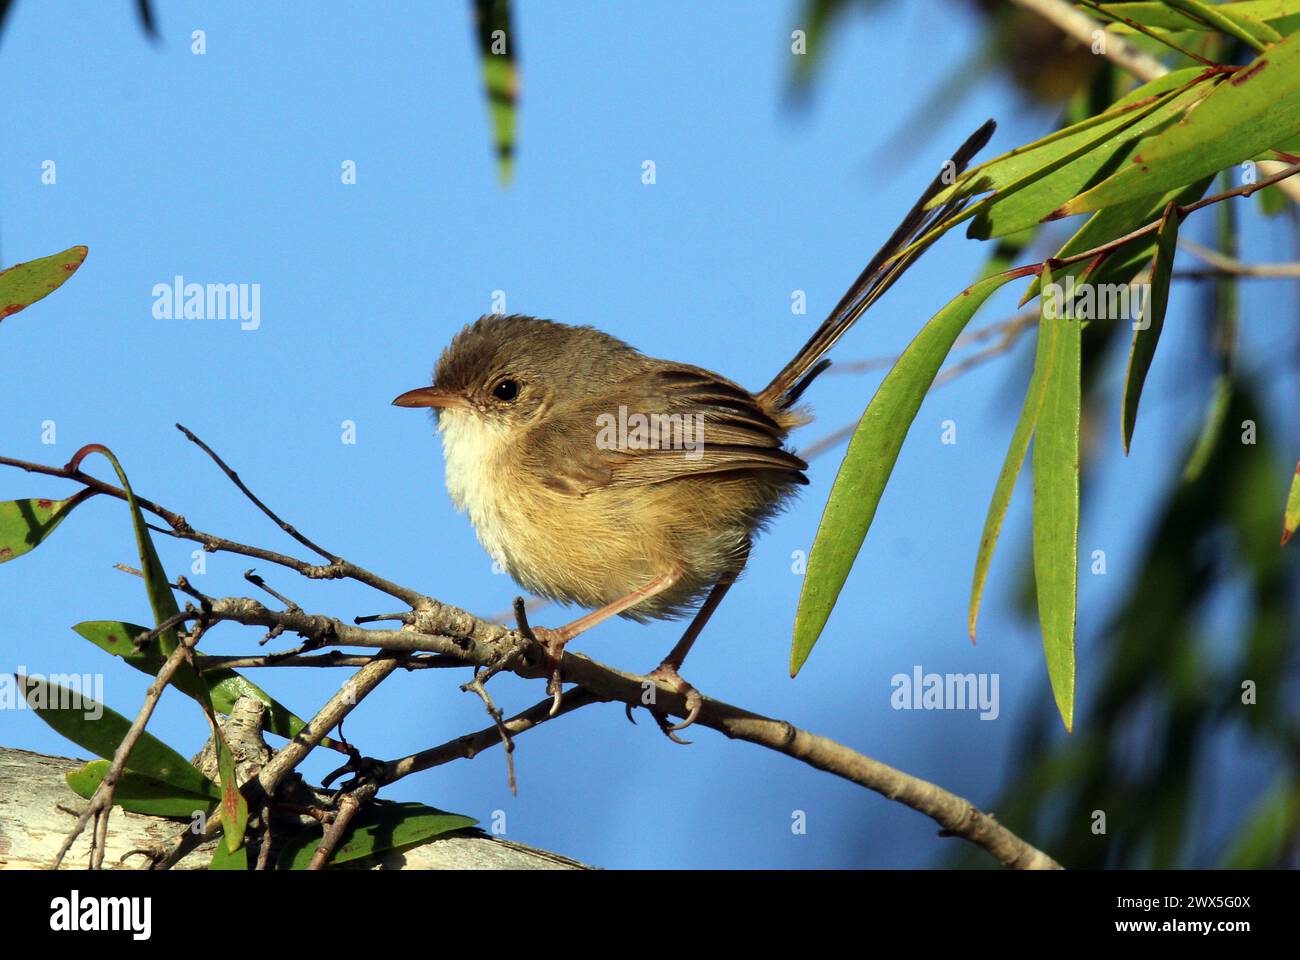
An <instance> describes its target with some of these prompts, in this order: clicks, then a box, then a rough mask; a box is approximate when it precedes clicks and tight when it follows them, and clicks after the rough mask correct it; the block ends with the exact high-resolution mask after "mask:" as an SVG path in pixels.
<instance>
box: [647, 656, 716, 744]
mask: <svg viewBox="0 0 1300 960" xmlns="http://www.w3.org/2000/svg"><path fill="white" fill-rule="evenodd" d="M646 678H647V679H649V680H653V681H655V682H656V683H662V684H663V685H664V686H666V687H667V688H668V689H669V690H672V691H673V693H676V694H677V695H678V696H680V697H681V698H682V699H683V700H685V701H686V717H685V718H684V719H683V720H682V722H681V723H673V724H670V723H669V722H668V715H667V714H665V713H663V712H662V711H659V710H655V709H653V708H651V709H650V714H651V716H653V717H654V718H655V722H656V723H657V724H659V729H660V730H661V731H663V734H664V736H666V737H667V738H668V739H669V740H671V741H673V743H680V744H683V745H685V744H687V743H690V741H689V740H683V739H682V738H681V737H679V736H677V731H679V730H685V729H686V728H687V727H689V726H690V725H691V724H693V723H694V722H695V721H696V720H698V719H699V716H700V710H701V708H703V706H704V697H703V696H701V695H700V691H698V690H696V689H695V688H694V687H693V686H691V684H690V683H688V682H687V681H686V680H684V679H682V675H681V674H680V673H678V672H677V667H676V666H674V665H673V664H671V663H669V662H668V661H664V662H663V663H661V664H659V666H657V667H655V668H654V669H653V670H651V671H650V672H649V673H647V674H646ZM628 713H629V714H630V713H631V710H630V709H629V711H628Z"/></svg>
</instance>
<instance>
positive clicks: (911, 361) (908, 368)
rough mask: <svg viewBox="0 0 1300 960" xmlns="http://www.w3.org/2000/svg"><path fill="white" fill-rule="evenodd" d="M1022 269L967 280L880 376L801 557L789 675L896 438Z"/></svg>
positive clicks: (816, 630)
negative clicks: (983, 309) (951, 356)
mask: <svg viewBox="0 0 1300 960" xmlns="http://www.w3.org/2000/svg"><path fill="white" fill-rule="evenodd" d="M1016 276H1023V273H1022V272H1019V271H1009V272H1007V273H1003V274H998V275H997V276H993V277H988V278H987V279H984V280H980V281H979V282H978V283H974V284H972V285H971V286H970V287H968V288H967V289H965V290H963V291H962V292H961V293H959V294H958V295H957V296H956V297H954V298H953V299H952V301H951V302H950V303H948V305H947V306H945V307H944V308H943V309H942V310H940V311H939V312H938V313H937V314H935V315H934V317H933V318H932V319H931V320H930V321H929V322H928V323H927V324H926V325H925V326H924V327H923V328H922V329H921V332H920V333H918V334H917V335H916V338H915V339H914V340H913V341H912V342H911V343H910V344H909V345H908V347H907V349H906V350H905V351H904V352H903V355H902V356H901V357H900V358H899V359H898V362H897V363H895V364H894V367H893V369H891V370H890V371H889V373H888V374H887V375H886V376H885V379H884V381H883V382H882V383H881V384H880V388H879V389H878V390H877V391H876V395H875V396H874V397H872V398H871V403H870V404H868V406H867V409H866V412H865V413H863V415H862V419H861V420H860V421H859V422H858V426H857V429H856V430H855V431H854V434H853V438H852V439H851V440H850V441H849V448H848V452H847V453H845V455H844V461H843V462H842V463H841V464H840V469H839V473H838V474H837V475H836V477H835V483H834V485H833V486H832V487H831V495H830V498H829V499H828V500H827V502H826V509H825V511H824V512H823V514H822V520H821V525H820V526H819V527H818V528H817V537H816V539H815V540H814V542H813V547H812V550H811V552H810V554H809V558H808V569H807V573H806V574H805V576H804V582H803V592H802V594H801V595H800V597H799V610H798V612H797V613H796V614H795V622H794V641H793V645H792V647H791V650H790V676H792V677H793V676H794V675H796V674H797V673H798V672H799V669H800V668H801V667H802V666H803V664H804V661H806V660H807V659H808V654H809V653H810V652H811V651H812V648H813V644H815V643H816V642H817V638H818V637H819V636H820V635H821V632H822V629H823V628H824V627H825V626H826V621H827V619H828V618H829V617H830V614H831V610H832V608H834V606H835V601H836V600H837V599H838V597H839V595H840V590H841V589H843V587H844V582H845V580H847V579H848V575H849V570H850V569H852V567H853V562H854V560H855V559H856V558H857V555H858V551H859V550H860V549H861V548H862V542H863V540H864V539H866V536H867V530H868V529H869V528H870V527H871V521H872V519H873V518H874V517H875V514H876V507H877V506H878V505H879V504H880V498H881V496H882V495H883V494H884V492H885V484H886V483H888V481H889V475H890V473H891V472H892V471H893V469H894V464H895V462H897V460H898V453H899V451H900V450H901V449H902V446H903V440H904V438H906V436H907V432H908V430H909V429H910V428H911V426H912V421H913V420H914V419H915V418H916V414H917V411H918V410H919V409H920V408H921V402H922V401H923V400H924V399H925V395H926V393H927V392H928V391H929V389H930V385H931V384H932V383H933V382H934V378H935V376H936V375H937V374H938V372H939V367H940V366H941V365H942V364H943V361H944V358H945V357H947V356H948V353H949V351H950V350H952V345H953V342H954V341H955V340H956V339H957V337H958V336H959V335H960V334H961V332H962V330H963V329H964V328H965V326H966V324H967V323H969V322H970V319H971V317H973V316H974V315H975V311H976V310H978V309H979V308H980V306H981V305H982V304H983V303H984V301H985V300H987V299H988V298H989V297H990V296H991V295H992V294H993V292H994V291H995V290H997V289H998V288H999V287H1001V286H1002V285H1003V284H1005V283H1006V282H1007V281H1009V280H1011V279H1012V278H1014V277H1016Z"/></svg>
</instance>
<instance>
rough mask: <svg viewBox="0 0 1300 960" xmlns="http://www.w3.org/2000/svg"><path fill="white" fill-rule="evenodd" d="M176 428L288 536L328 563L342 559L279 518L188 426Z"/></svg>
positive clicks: (178, 425)
mask: <svg viewBox="0 0 1300 960" xmlns="http://www.w3.org/2000/svg"><path fill="white" fill-rule="evenodd" d="M176 429H177V430H179V431H180V432H181V433H183V434H185V437H186V439H188V440H189V441H190V442H191V443H193V444H195V445H197V446H198V448H199V449H200V450H202V451H203V452H204V453H206V454H207V455H208V456H209V457H211V458H212V462H213V463H215V464H216V465H217V466H218V467H220V468H221V472H222V473H224V474H225V475H226V476H227V477H229V478H230V482H231V483H233V484H234V485H235V486H236V487H238V488H239V492H240V493H242V494H243V495H244V496H246V497H247V498H248V499H249V500H251V501H252V502H253V506H255V507H257V509H259V510H261V511H262V512H263V513H264V514H266V515H267V516H268V517H270V518H271V522H272V523H274V524H275V525H276V526H277V527H279V528H280V529H281V530H283V531H284V532H285V533H287V534H288V535H289V536H291V537H293V538H294V539H295V540H297V541H298V542H299V543H301V544H302V545H303V546H304V547H306V548H307V549H308V550H311V551H312V552H313V553H319V554H320V555H321V556H322V557H324V558H325V559H326V560H328V561H329V562H330V563H338V562H339V561H340V559H342V558H341V557H339V556H337V555H336V554H333V553H330V552H329V551H328V550H326V549H325V548H324V547H322V546H319V545H317V544H316V543H314V542H313V541H311V540H309V539H308V538H307V537H305V536H304V535H303V534H301V533H299V532H298V529H297V528H296V527H295V526H294V525H293V524H292V523H287V522H286V521H284V520H282V519H280V517H279V516H278V515H277V514H276V512H275V511H274V510H272V509H271V508H270V507H268V506H267V505H266V504H264V503H263V502H262V501H261V500H259V499H258V497H257V494H255V493H253V491H252V490H250V489H248V486H247V485H246V484H245V483H244V481H243V480H240V479H239V474H237V473H235V471H234V470H232V469H231V468H230V467H229V466H228V465H227V464H226V461H224V460H222V459H221V457H219V456H218V455H217V453H216V451H214V450H213V449H212V448H211V447H209V446H208V445H207V444H206V443H204V442H203V441H202V440H200V439H199V438H198V437H196V436H195V435H194V433H193V431H191V430H190V429H189V428H188V427H186V426H184V425H183V424H179V423H178V424H176Z"/></svg>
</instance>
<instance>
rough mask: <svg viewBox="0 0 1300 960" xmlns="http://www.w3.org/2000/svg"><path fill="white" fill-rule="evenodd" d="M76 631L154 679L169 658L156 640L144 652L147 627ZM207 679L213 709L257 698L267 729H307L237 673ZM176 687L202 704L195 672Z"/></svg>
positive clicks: (89, 625)
mask: <svg viewBox="0 0 1300 960" xmlns="http://www.w3.org/2000/svg"><path fill="white" fill-rule="evenodd" d="M72 629H73V630H75V631H77V633H79V634H81V636H83V637H85V638H86V639H87V640H89V641H90V642H91V643H93V644H94V645H95V646H97V647H99V648H100V649H101V650H104V651H106V652H108V653H111V654H113V655H114V656H116V657H121V658H122V659H123V660H125V661H126V662H127V663H128V664H130V665H131V666H133V667H135V668H136V669H137V670H140V671H142V672H144V673H147V674H149V675H151V676H154V675H157V673H158V671H159V670H160V669H161V668H162V665H163V663H164V662H165V661H166V659H167V658H166V657H164V656H163V654H162V650H161V649H159V645H158V640H157V638H156V637H155V638H154V639H153V640H151V641H150V642H149V643H148V644H147V645H146V646H145V648H144V649H143V650H141V649H139V648H138V647H137V646H136V644H135V639H136V638H137V637H139V636H141V635H142V634H145V633H148V632H149V630H148V628H147V627H142V626H139V625H137V624H134V623H123V622H122V621H120V620H87V621H85V622H84V623H79V624H77V625H76V626H75V627H73V628H72ZM203 679H204V680H206V681H207V687H208V694H209V696H211V698H212V707H213V709H214V710H216V711H217V712H218V713H229V712H230V711H231V708H233V707H234V705H235V701H237V700H238V699H239V698H240V697H253V698H254V699H257V700H261V701H262V703H264V704H266V707H267V710H266V714H265V716H266V721H265V724H266V729H267V730H270V731H271V732H272V733H276V734H279V735H280V736H282V737H285V738H287V739H293V738H294V737H295V736H297V735H298V733H299V732H300V731H301V730H302V728H303V727H305V726H306V723H305V722H304V721H303V720H302V719H301V718H300V717H298V716H295V715H294V713H293V711H291V710H290V709H289V708H288V707H286V706H285V705H284V704H282V703H280V701H278V700H276V699H275V698H274V697H272V696H271V695H270V694H269V693H267V692H266V691H265V690H263V689H262V688H261V687H259V686H258V685H257V684H255V683H253V681H251V680H249V679H247V678H246V677H243V676H241V675H240V674H238V673H236V672H235V671H234V670H205V671H204V672H203ZM175 685H176V687H177V689H179V690H180V691H181V692H182V693H184V694H186V695H187V696H189V697H193V698H194V699H195V700H200V702H202V701H201V696H200V693H199V690H198V688H197V686H196V684H195V674H194V673H193V672H192V671H188V670H185V671H181V672H179V673H177V675H176V678H175ZM322 742H324V741H322Z"/></svg>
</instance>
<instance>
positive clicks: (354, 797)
mask: <svg viewBox="0 0 1300 960" xmlns="http://www.w3.org/2000/svg"><path fill="white" fill-rule="evenodd" d="M378 789H379V784H377V783H374V782H373V781H372V782H369V783H363V784H362V785H361V786H359V787H357V788H356V789H355V790H349V791H347V792H346V793H344V794H343V796H341V797H340V798H339V809H338V812H337V813H336V814H335V815H334V819H333V820H332V821H331V822H330V824H329V826H328V827H327V828H326V829H325V835H324V836H323V837H321V838H320V843H318V844H317V845H316V851H315V852H314V853H313V854H312V855H311V863H309V864H308V865H307V869H308V870H323V869H325V864H326V862H327V861H328V860H329V858H330V856H331V855H332V854H333V853H334V849H335V848H336V847H337V846H338V845H339V841H340V840H342V839H343V835H344V834H345V833H347V830H348V825H349V824H350V823H351V822H352V818H353V817H355V816H356V815H357V811H359V810H360V809H361V807H362V805H364V804H365V803H366V802H367V801H368V800H370V799H371V798H372V797H373V796H374V795H375V792H376V791H377V790H378Z"/></svg>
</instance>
